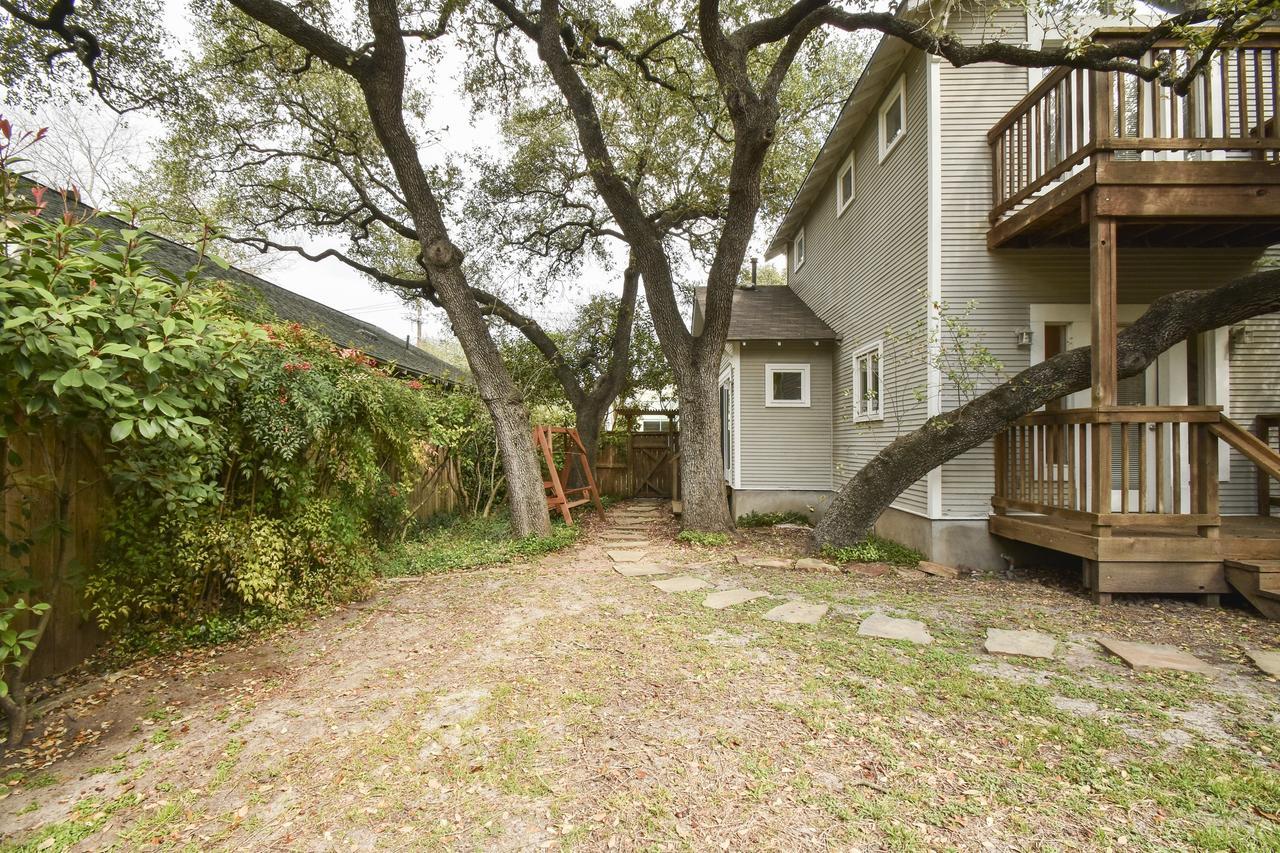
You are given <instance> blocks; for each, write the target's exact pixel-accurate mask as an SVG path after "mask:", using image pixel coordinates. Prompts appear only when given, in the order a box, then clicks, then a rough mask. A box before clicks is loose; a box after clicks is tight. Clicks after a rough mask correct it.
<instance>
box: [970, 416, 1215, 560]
mask: <svg viewBox="0 0 1280 853" xmlns="http://www.w3.org/2000/svg"><path fill="white" fill-rule="evenodd" d="M1221 416H1222V415H1221V409H1220V408H1219V407H1217V406H1114V407H1109V408H1101V409H1068V410H1064V411H1056V412H1038V413H1036V414H1033V415H1028V416H1027V417H1024V418H1021V419H1020V420H1018V421H1016V422H1015V423H1014V424H1013V425H1012V426H1010V427H1009V428H1008V429H1007V430H1006V431H1005V432H1004V433H1002V434H1000V435H997V436H996V446H995V462H996V472H995V493H994V497H993V498H992V500H991V504H992V507H993V508H994V509H995V511H996V512H997V513H1001V514H1004V513H1007V512H1009V511H1021V512H1032V513H1038V514H1041V515H1049V516H1056V517H1060V518H1065V519H1072V520H1079V521H1085V522H1088V523H1089V524H1091V525H1093V526H1094V527H1117V526H1125V525H1130V526H1132V525H1143V526H1161V527H1179V526H1185V527H1188V528H1196V529H1198V530H1199V531H1200V532H1201V533H1202V534H1203V535H1207V536H1213V535H1215V532H1214V531H1216V530H1217V527H1218V525H1219V514H1218V442H1217V441H1216V440H1215V439H1213V438H1212V437H1211V436H1210V432H1209V428H1210V426H1211V425H1213V424H1217V423H1218V422H1219V420H1220V419H1221Z"/></svg>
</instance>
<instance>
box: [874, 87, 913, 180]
mask: <svg viewBox="0 0 1280 853" xmlns="http://www.w3.org/2000/svg"><path fill="white" fill-rule="evenodd" d="M906 132H907V84H906V78H905V77H899V78H898V82H897V83H895V84H894V87H893V88H892V89H890V90H889V97H887V98H885V99H884V103H883V104H881V105H880V159H881V160H884V158H885V157H888V156H889V152H890V151H892V150H893V149H894V146H896V145H897V144H898V143H899V142H900V141H902V137H903V136H905V135H906Z"/></svg>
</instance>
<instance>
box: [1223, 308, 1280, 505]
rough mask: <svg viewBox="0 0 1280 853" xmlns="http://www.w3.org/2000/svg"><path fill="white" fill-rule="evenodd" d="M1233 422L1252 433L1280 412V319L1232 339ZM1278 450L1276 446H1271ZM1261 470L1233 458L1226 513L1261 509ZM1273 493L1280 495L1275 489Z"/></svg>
mask: <svg viewBox="0 0 1280 853" xmlns="http://www.w3.org/2000/svg"><path fill="white" fill-rule="evenodd" d="M1229 352H1230V358H1231V418H1232V420H1234V421H1235V422H1236V423H1238V424H1240V425H1241V426H1243V427H1244V428H1245V429H1252V427H1253V419H1254V417H1256V416H1257V415H1262V414H1275V413H1277V412H1280V315H1277V314H1268V315H1267V316H1265V317H1255V318H1254V319H1252V320H1249V321H1247V322H1245V323H1243V324H1241V326H1240V327H1238V328H1237V330H1236V331H1235V333H1234V334H1233V335H1232V344H1231V346H1230V350H1229ZM1271 446H1272V447H1275V442H1274V441H1273V442H1272V444H1271ZM1256 472H1257V469H1256V468H1254V467H1253V465H1252V464H1250V462H1249V460H1247V459H1245V458H1244V457H1243V456H1241V455H1240V454H1239V453H1235V452H1232V454H1231V480H1230V482H1226V483H1222V484H1221V488H1220V494H1221V498H1222V512H1223V513H1224V514H1227V515H1253V514H1254V513H1255V512H1256V509H1255V507H1256V506H1257V504H1256V501H1255V495H1256V492H1255V483H1256V482H1257V480H1256ZM1272 491H1273V492H1280V489H1277V488H1276V487H1275V486H1273V487H1272Z"/></svg>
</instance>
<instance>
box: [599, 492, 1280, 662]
mask: <svg viewBox="0 0 1280 853" xmlns="http://www.w3.org/2000/svg"><path fill="white" fill-rule="evenodd" d="M668 517H669V516H668V515H667V511H666V509H665V508H664V507H659V506H657V505H647V506H646V505H639V506H637V505H628V506H624V507H622V508H620V509H619V510H615V511H613V512H611V513H610V515H609V524H610V527H609V528H608V529H606V530H605V531H604V532H603V533H602V534H601V541H602V543H603V545H604V546H605V548H606V549H607V550H606V553H607V554H608V556H609V558H610V560H611V561H612V562H613V564H614V566H613V568H614V570H615V571H616V572H617V573H618V574H620V575H622V576H624V577H629V578H645V577H652V576H657V575H673V576H672V577H666V578H662V579H660V580H654V581H650V583H651V584H652V585H653V586H654V587H656V588H657V589H659V590H662V591H663V592H666V593H688V592H696V591H698V590H703V589H708V588H709V587H710V586H711V585H712V584H710V583H708V582H707V581H706V580H705V579H703V578H700V577H695V576H693V575H688V574H685V575H677V574H675V572H677V571H679V570H680V569H684V570H686V571H687V570H689V569H696V570H699V571H702V570H705V569H709V568H712V567H714V566H716V565H717V564H716V563H715V562H714V561H711V562H706V563H701V564H698V565H697V566H694V565H692V564H688V563H683V564H679V565H678V567H677V568H669V567H667V566H664V565H660V564H659V563H656V562H654V555H653V553H652V552H653V550H654V548H655V547H656V546H655V545H654V544H653V543H652V542H651V541H650V540H649V539H647V538H642V537H646V536H648V535H649V533H650V532H651V528H652V525H653V524H654V523H655V522H657V521H660V520H663V519H665V518H668ZM733 558H734V560H735V561H736V562H737V563H738V564H739V565H741V566H747V567H751V568H763V569H793V568H794V569H797V570H800V571H811V572H812V571H819V572H827V571H830V572H835V571H839V570H840V569H839V566H835V565H833V564H831V563H828V562H826V561H825V560H820V559H816V558H812V557H804V558H801V559H799V560H789V559H784V558H779V557H762V556H759V555H757V554H749V553H735V554H734V555H733ZM925 569H926V571H927V572H928V574H932V575H936V576H942V577H947V578H951V577H952V576H953V572H954V570H952V569H950V568H949V567H946V566H942V567H937V566H935V565H933V564H928V565H927V566H926V567H925ZM854 571H857V572H859V573H860V574H863V575H865V576H868V577H880V576H882V575H884V574H885V573H886V572H887V571H888V569H887V568H886V567H884V566H865V567H863V566H855V567H854ZM926 571H919V570H913V569H904V568H899V569H897V570H896V573H897V575H898V576H899V577H903V578H915V579H920V578H924V577H927V576H928V575H927V574H926ZM771 595H773V596H774V597H783V596H780V595H777V594H775V593H770V592H767V591H764V590H756V589H748V588H746V587H735V588H732V589H720V590H714V591H712V592H709V593H708V594H707V595H706V597H705V598H703V600H702V606H703V607H705V608H707V609H709V610H727V609H729V608H732V607H739V606H741V605H744V604H747V603H749V602H752V601H756V600H758V599H761V598H768V597H770V596H771ZM787 595H790V594H789V593H788V594H787ZM842 607H843V609H841V610H840V613H842V614H845V615H849V614H851V613H855V612H857V611H856V610H854V609H851V608H849V607H847V606H842ZM830 610H831V605H830V604H828V603H826V602H808V601H799V600H796V601H787V602H785V603H783V604H779V605H777V606H776V607H773V608H771V609H770V610H768V611H766V612H765V613H764V614H762V618H764V619H765V620H767V621H770V622H780V623H784V624H790V625H817V624H818V623H820V622H821V621H822V619H823V618H824V617H825V616H826V615H827V613H828V612H829V611H830ZM864 612H865V611H864ZM858 635H859V636H861V637H868V638H871V639H883V640H899V641H905V642H909V643H914V644H916V645H930V644H932V643H933V642H934V638H933V635H931V634H930V633H929V629H928V626H926V625H925V624H924V623H923V622H921V621H919V620H916V619H902V618H897V617H893V616H889V615H887V614H884V613H872V614H871V615H869V616H867V617H866V618H865V619H863V620H862V622H861V623H860V624H859V625H858ZM1096 639H1097V642H1098V644H1099V645H1100V646H1101V647H1102V648H1103V649H1105V650H1106V651H1107V652H1109V653H1111V654H1112V655H1115V656H1116V657H1118V658H1119V659H1120V660H1122V661H1123V662H1124V663H1125V664H1127V665H1128V666H1129V667H1130V668H1132V669H1134V670H1136V671H1139V672H1144V671H1148V670H1175V671H1179V672H1195V673H1201V674H1203V675H1209V676H1212V675H1214V674H1215V673H1216V672H1217V670H1216V669H1215V668H1214V667H1213V666H1212V665H1210V664H1209V663H1207V662H1205V661H1203V660H1201V659H1199V658H1197V657H1195V656H1194V655H1191V654H1188V653H1187V652H1184V651H1182V650H1181V649H1179V648H1177V647H1176V646H1171V645H1159V644H1147V643H1136V642H1130V641H1127V640H1119V639H1115V638H1113V637H1098V638H1096ZM983 649H984V650H985V651H986V652H987V653H989V654H992V655H1000V656H1005V657H1025V658H1034V659H1039V660H1053V659H1055V658H1057V657H1058V656H1059V652H1060V649H1059V643H1058V641H1057V639H1056V638H1054V637H1053V636H1052V635H1050V634H1046V633H1044V632H1041V631H1033V630H1012V629H1004V628H996V627H988V628H987V635H986V639H985V641H984V642H983ZM1246 654H1247V655H1248V657H1249V658H1250V660H1252V661H1253V663H1254V664H1255V665H1256V666H1257V668H1258V669H1259V670H1260V671H1262V672H1263V673H1265V674H1266V675H1268V676H1271V677H1273V678H1275V677H1280V650H1274V651H1273V650H1264V649H1249V650H1247V651H1246ZM1068 657H1070V655H1069V654H1068Z"/></svg>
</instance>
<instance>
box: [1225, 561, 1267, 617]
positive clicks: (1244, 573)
mask: <svg viewBox="0 0 1280 853" xmlns="http://www.w3.org/2000/svg"><path fill="white" fill-rule="evenodd" d="M1223 566H1225V567H1226V570H1227V583H1229V584H1231V585H1232V586H1233V587H1235V588H1236V591H1237V592H1239V593H1240V594H1241V595H1243V596H1244V597H1245V598H1246V599H1248V601H1249V603H1250V604H1252V605H1253V606H1254V607H1256V608H1258V611H1259V612H1260V613H1261V614H1262V615H1263V616H1265V617H1267V618H1268V619H1275V620H1278V621H1280V560H1225V561H1223Z"/></svg>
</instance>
